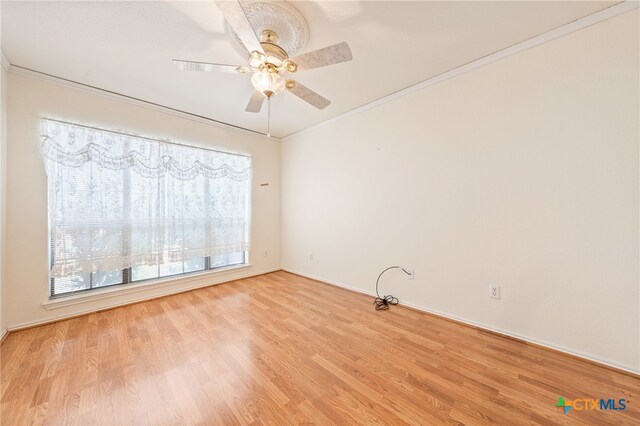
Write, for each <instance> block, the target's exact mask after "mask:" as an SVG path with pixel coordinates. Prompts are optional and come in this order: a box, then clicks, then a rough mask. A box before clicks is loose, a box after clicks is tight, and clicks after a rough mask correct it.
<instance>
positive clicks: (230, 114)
mask: <svg viewBox="0 0 640 426" xmlns="http://www.w3.org/2000/svg"><path fill="white" fill-rule="evenodd" d="M290 3H293V4H294V5H295V6H296V8H298V10H299V11H300V12H301V13H302V14H303V15H304V17H305V18H306V20H307V22H308V24H309V29H310V37H309V41H308V43H307V45H306V47H305V48H304V50H303V52H306V51H310V50H314V49H317V48H320V47H324V46H326V45H330V44H334V43H337V42H340V41H347V42H348V43H349V45H350V46H351V50H352V52H353V58H354V59H353V61H352V62H348V63H343V64H338V65H333V66H330V67H325V68H319V69H314V70H310V71H306V72H304V73H299V74H298V75H297V76H296V79H297V80H299V81H300V82H301V83H303V84H305V85H306V86H308V87H310V88H312V89H314V90H315V91H317V92H318V93H320V94H321V95H323V96H325V97H327V98H329V99H330V100H332V104H331V105H330V106H329V107H328V108H326V109H325V110H323V111H319V110H316V109H315V108H313V107H311V106H310V105H308V104H306V103H305V102H303V101H302V100H300V99H298V98H296V97H294V96H293V95H291V94H289V93H283V94H280V95H278V96H277V97H276V98H274V100H273V102H272V122H271V129H272V134H274V135H275V136H278V137H284V136H287V135H289V134H291V133H294V132H296V131H299V130H302V129H304V128H307V127H310V126H312V125H314V124H317V123H319V122H322V121H325V120H327V119H330V118H332V117H335V116H337V115H340V114H342V113H345V112H347V111H350V110H352V109H354V108H357V107H359V106H362V105H364V104H367V103H369V102H371V101H374V100H377V99H379V98H381V97H384V96H386V95H389V94H391V93H393V92H396V91H398V90H401V89H403V88H405V87H408V86H411V85H413V84H415V83H418V82H420V81H423V80H426V79H428V78H430V77H433V76H435V75H438V74H440V73H442V72H445V71H447V70H450V69H452V68H455V67H458V66H460V65H463V64H465V63H467V62H470V61H473V60H474V59H478V58H481V57H483V56H486V55H488V54H491V53H493V52H496V51H498V50H501V49H504V48H506V47H509V46H511V45H514V44H517V43H519V42H522V41H524V40H527V39H529V38H532V37H534V36H536V35H539V34H542V33H545V32H547V31H549V30H552V29H554V28H557V27H559V26H562V25H564V24H567V23H569V22H571V21H574V20H576V19H579V18H582V17H584V16H587V15H590V14H592V13H595V12H597V11H599V10H602V9H605V8H607V7H609V6H611V5H613V4H615V3H617V2H594V1H584V2H582V1H564V2H550V1H530V2H524V1H513V2H504V1H497V2H473V1H472V2H425V1H410V2H401V1H371V2H365V1H342V2H336V1H314V2H312V1H302V2H300V1H297V2H290ZM2 50H3V52H4V54H5V56H6V57H7V59H8V60H9V62H10V63H11V64H12V65H17V66H20V67H25V68H29V69H32V70H37V71H40V72H44V73H48V74H52V75H54V76H58V77H63V78H65V79H69V80H73V81H76V82H79V83H83V84H88V85H91V86H95V87H99V88H102V89H107V90H110V91H114V92H118V93H122V94H125V95H128V96H132V97H135V98H139V99H143V100H146V101H150V102H154V103H158V104H161V105H165V106H169V107H172V108H176V109H180V110H183V111H187V112H190V113H193V114H198V115H201V116H205V117H209V118H212V119H215V120H218V121H222V122H226V123H230V124H233V125H236V126H241V127H244V128H247V129H251V130H255V131H259V132H264V131H265V130H266V108H263V111H262V112H261V113H260V114H250V113H246V112H244V108H245V106H246V103H247V101H248V99H249V96H250V94H251V91H252V88H251V83H250V81H249V77H248V76H247V75H234V74H224V73H186V72H180V71H178V70H177V68H176V67H175V66H174V65H173V64H172V63H171V59H172V58H181V59H191V60H195V61H205V62H218V63H229V64H245V63H246V62H245V58H243V57H242V56H241V55H239V54H238V52H237V51H236V50H235V49H234V48H233V46H232V44H231V41H230V39H229V37H228V36H227V35H226V34H225V32H224V22H223V17H222V15H221V14H220V12H219V11H218V9H217V8H216V6H215V5H214V4H213V3H212V2H211V1H199V2H168V1H152V2H149V1H144V2H131V1H125V2H122V1H121V2H114V1H104V2H56V1H47V2H28V1H23V2H7V1H3V2H2Z"/></svg>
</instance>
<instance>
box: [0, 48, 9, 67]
mask: <svg viewBox="0 0 640 426" xmlns="http://www.w3.org/2000/svg"><path fill="white" fill-rule="evenodd" d="M0 55H2V68H4V70H5V71H9V68H11V63H10V62H9V60H8V59H7V57H6V56H4V52H2V51H0Z"/></svg>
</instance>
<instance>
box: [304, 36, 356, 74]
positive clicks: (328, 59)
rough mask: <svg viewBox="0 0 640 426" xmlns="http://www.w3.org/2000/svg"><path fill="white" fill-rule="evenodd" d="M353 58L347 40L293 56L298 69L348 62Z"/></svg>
mask: <svg viewBox="0 0 640 426" xmlns="http://www.w3.org/2000/svg"><path fill="white" fill-rule="evenodd" d="M351 59H353V56H352V55H351V49H350V48H349V45H348V44H347V42H345V41H343V42H342V43H338V44H334V45H331V46H327V47H323V48H322V49H318V50H314V51H312V52H307V53H303V54H302V55H298V56H295V57H293V58H291V60H292V61H293V62H295V63H296V64H297V65H298V71H304V70H310V69H312V68H319V67H324V66H327V65H333V64H339V63H341V62H348V61H350V60H351Z"/></svg>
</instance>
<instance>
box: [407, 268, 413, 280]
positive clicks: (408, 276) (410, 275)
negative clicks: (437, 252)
mask: <svg viewBox="0 0 640 426" xmlns="http://www.w3.org/2000/svg"><path fill="white" fill-rule="evenodd" d="M405 271H407V272H408V274H405V277H406V278H407V279H408V280H415V279H416V274H415V273H414V271H413V269H405Z"/></svg>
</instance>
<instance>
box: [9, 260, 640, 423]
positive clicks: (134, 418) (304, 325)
mask: <svg viewBox="0 0 640 426" xmlns="http://www.w3.org/2000/svg"><path fill="white" fill-rule="evenodd" d="M1 357H2V359H1V362H2V377H1V392H2V396H1V402H0V404H1V405H0V407H1V409H2V413H1V421H2V424H3V425H14V424H20V425H22V424H42V423H46V424H119V425H129V424H141V423H142V424H228V425H231V424H272V425H287V424H295V423H316V424H355V423H383V424H405V423H408V424H422V425H424V424H441V423H446V422H448V423H453V424H462V423H464V424H486V423H499V424H504V425H515V424H598V425H604V424H621V423H628V424H638V422H639V421H640V413H639V411H638V408H639V399H640V395H639V393H640V380H639V379H638V378H636V377H633V376H631V375H626V374H622V373H619V372H616V371H612V370H610V369H607V368H604V367H600V366H597V365H593V364H591V363H588V362H584V361H581V360H578V359H575V358H572V357H569V356H565V355H563V354H560V353H558V352H554V351H551V350H548V349H543V348H540V347H536V346H532V345H527V344H524V343H522V342H518V341H515V340H513V339H509V338H505V337H500V336H497V335H494V334H492V333H488V332H485V331H482V330H478V329H475V328H472V327H467V326H464V325H461V324H458V323H454V322H452V321H448V320H445V319H442V318H439V317H435V316H432V315H428V314H424V313H420V312H417V311H414V310H411V309H407V308H403V307H399V306H398V307H392V308H391V310H389V311H386V312H375V311H374V310H373V306H372V300H371V298H370V297H367V296H364V295H360V294H356V293H352V292H349V291H346V290H342V289H339V288H336V287H332V286H330V285H327V284H322V283H319V282H317V281H313V280H309V279H306V278H302V277H299V276H296V275H292V274H288V273H286V272H276V273H272V274H268V275H262V276H259V277H254V278H249V279H245V280H241V281H235V282H231V283H227V284H222V285H218V286H213V287H208V288H204V289H199V290H194V291H191V292H188V293H183V294H178V295H174V296H168V297H165V298H162V299H156V300H152V301H148V302H143V303H138V304H135V305H130V306H126V307H122V308H117V309H113V310H109V311H104V312H99V313H95V314H91V315H88V316H84V317H79V318H75V319H71V320H66V321H62V322H58V323H55V324H50V325H46V326H42V327H37V328H32V329H29V330H24V331H20V332H15V333H11V334H10V335H9V336H8V337H7V339H6V340H5V342H4V343H2V346H1ZM558 396H564V397H565V398H567V399H573V398H590V399H595V398H602V397H605V398H616V399H619V398H624V399H626V400H629V403H628V408H627V410H626V411H623V412H601V411H577V410H571V411H570V412H569V413H568V414H566V415H565V414H562V411H561V409H560V408H557V407H555V406H554V405H555V403H556V401H557V399H558Z"/></svg>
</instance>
